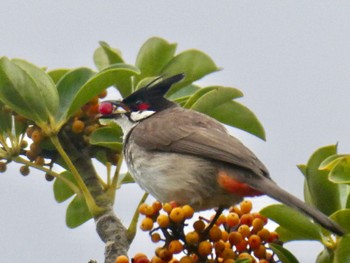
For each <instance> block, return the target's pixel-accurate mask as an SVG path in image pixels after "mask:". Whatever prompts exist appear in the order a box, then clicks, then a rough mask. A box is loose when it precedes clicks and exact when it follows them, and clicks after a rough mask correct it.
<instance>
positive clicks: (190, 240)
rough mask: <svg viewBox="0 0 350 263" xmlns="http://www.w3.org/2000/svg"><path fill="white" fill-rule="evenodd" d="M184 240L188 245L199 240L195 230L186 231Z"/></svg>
mask: <svg viewBox="0 0 350 263" xmlns="http://www.w3.org/2000/svg"><path fill="white" fill-rule="evenodd" d="M185 240H186V242H187V243H188V244H190V245H194V244H197V243H198V242H199V234H198V233H197V232H195V231H192V232H188V233H187V234H186V236H185Z"/></svg>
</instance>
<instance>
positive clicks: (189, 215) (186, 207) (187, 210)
mask: <svg viewBox="0 0 350 263" xmlns="http://www.w3.org/2000/svg"><path fill="white" fill-rule="evenodd" d="M182 210H183V212H184V216H185V218H186V219H190V218H192V216H193V214H194V209H193V208H192V207H191V206H189V205H184V206H183V207H182Z"/></svg>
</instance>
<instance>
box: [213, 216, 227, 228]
mask: <svg viewBox="0 0 350 263" xmlns="http://www.w3.org/2000/svg"><path fill="white" fill-rule="evenodd" d="M225 223H226V216H225V215H223V214H221V215H220V216H219V218H218V219H217V220H216V222H215V224H216V225H218V226H221V225H222V224H225Z"/></svg>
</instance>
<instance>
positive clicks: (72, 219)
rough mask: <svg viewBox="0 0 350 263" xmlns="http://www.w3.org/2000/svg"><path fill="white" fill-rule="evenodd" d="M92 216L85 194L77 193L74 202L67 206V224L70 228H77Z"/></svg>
mask: <svg viewBox="0 0 350 263" xmlns="http://www.w3.org/2000/svg"><path fill="white" fill-rule="evenodd" d="M91 218H92V215H91V213H90V211H89V208H88V207H87V205H86V202H85V199H84V197H83V196H80V195H76V196H75V197H74V199H73V200H72V202H70V204H69V205H68V207H67V212H66V224H67V226H68V227H70V228H75V227H78V226H80V225H82V224H83V223H85V222H86V221H88V220H89V219H91Z"/></svg>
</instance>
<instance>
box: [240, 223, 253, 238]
mask: <svg viewBox="0 0 350 263" xmlns="http://www.w3.org/2000/svg"><path fill="white" fill-rule="evenodd" d="M238 232H239V233H240V234H241V235H242V237H247V236H249V234H250V229H249V226H247V225H241V226H240V227H239V228H238Z"/></svg>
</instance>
